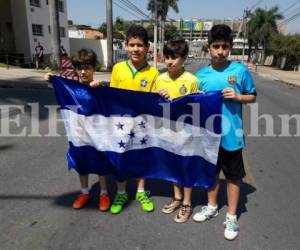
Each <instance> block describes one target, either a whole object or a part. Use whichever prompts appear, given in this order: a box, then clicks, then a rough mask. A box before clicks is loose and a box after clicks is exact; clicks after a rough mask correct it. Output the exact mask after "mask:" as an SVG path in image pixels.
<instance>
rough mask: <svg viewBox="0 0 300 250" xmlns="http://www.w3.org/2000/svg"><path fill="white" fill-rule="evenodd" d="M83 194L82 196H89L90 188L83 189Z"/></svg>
mask: <svg viewBox="0 0 300 250" xmlns="http://www.w3.org/2000/svg"><path fill="white" fill-rule="evenodd" d="M81 193H82V194H89V188H88V187H87V188H82V189H81Z"/></svg>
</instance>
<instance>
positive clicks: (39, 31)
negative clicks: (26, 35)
mask: <svg viewBox="0 0 300 250" xmlns="http://www.w3.org/2000/svg"><path fill="white" fill-rule="evenodd" d="M32 35H34V36H43V25H40V24H32Z"/></svg>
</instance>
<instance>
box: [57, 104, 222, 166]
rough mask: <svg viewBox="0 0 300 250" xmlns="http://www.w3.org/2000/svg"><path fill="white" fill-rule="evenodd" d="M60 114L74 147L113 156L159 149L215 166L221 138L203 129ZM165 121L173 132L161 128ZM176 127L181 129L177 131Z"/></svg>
mask: <svg viewBox="0 0 300 250" xmlns="http://www.w3.org/2000/svg"><path fill="white" fill-rule="evenodd" d="M61 113H62V117H63V119H64V122H65V127H66V132H67V135H68V140H69V141H71V142H72V143H73V145H74V146H78V147H79V146H92V147H94V148H96V149H97V150H99V151H113V152H116V153H123V152H126V151H129V150H137V149H144V148H149V147H159V148H162V149H164V150H166V151H168V152H172V153H174V154H177V155H180V156H200V157H202V158H204V159H205V160H206V161H208V162H210V163H212V164H214V165H215V164H216V163H217V158H218V150H219V144H220V135H216V134H213V133H212V132H210V131H208V130H207V129H205V128H199V127H196V126H192V125H190V124H183V123H182V122H173V121H172V122H170V121H169V120H167V119H165V118H162V117H157V116H155V117H154V116H150V115H141V116H137V117H124V116H121V117H120V116H111V117H105V116H102V115H91V116H84V115H80V114H77V113H76V112H73V111H71V110H66V109H63V110H61ZM167 122H169V123H171V128H172V129H170V128H169V127H170V126H165V127H163V126H162V125H163V124H166V123H167ZM175 126H178V127H179V126H181V129H179V128H178V129H177V131H178V132H176V131H175ZM183 126H184V128H182V127H183Z"/></svg>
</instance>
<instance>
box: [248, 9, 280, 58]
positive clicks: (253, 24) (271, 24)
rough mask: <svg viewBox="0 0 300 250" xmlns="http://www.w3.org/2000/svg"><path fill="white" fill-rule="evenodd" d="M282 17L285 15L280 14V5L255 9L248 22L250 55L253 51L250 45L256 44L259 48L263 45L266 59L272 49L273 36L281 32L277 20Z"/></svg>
mask: <svg viewBox="0 0 300 250" xmlns="http://www.w3.org/2000/svg"><path fill="white" fill-rule="evenodd" d="M281 19H283V16H282V15H281V14H280V12H279V8H278V6H274V7H272V8H271V9H269V10H264V9H261V8H258V9H256V10H255V12H254V14H252V15H251V18H250V20H249V22H248V23H247V28H248V29H247V30H248V40H249V55H250V53H251V47H250V46H252V45H254V46H255V48H256V49H257V48H258V46H260V45H261V46H262V47H263V60H264V58H265V55H266V54H267V52H268V50H269V49H270V43H271V40H272V38H274V37H275V36H276V35H277V34H278V33H279V32H278V28H277V23H276V22H277V21H278V20H281Z"/></svg>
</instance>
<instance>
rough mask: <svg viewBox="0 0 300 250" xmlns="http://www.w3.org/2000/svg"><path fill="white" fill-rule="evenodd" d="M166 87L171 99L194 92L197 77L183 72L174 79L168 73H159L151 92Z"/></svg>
mask: <svg viewBox="0 0 300 250" xmlns="http://www.w3.org/2000/svg"><path fill="white" fill-rule="evenodd" d="M161 89H167V90H168V92H169V96H170V98H171V99H174V98H177V97H180V96H184V95H188V94H191V93H194V92H196V91H197V90H198V79H197V77H196V76H194V75H193V74H191V73H189V72H186V71H185V72H184V73H183V74H181V76H179V77H178V78H177V79H176V80H172V79H171V78H170V76H169V73H168V72H166V73H164V74H161V75H160V76H159V77H158V78H157V80H156V82H155V84H154V88H153V92H158V91H160V90H161Z"/></svg>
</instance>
